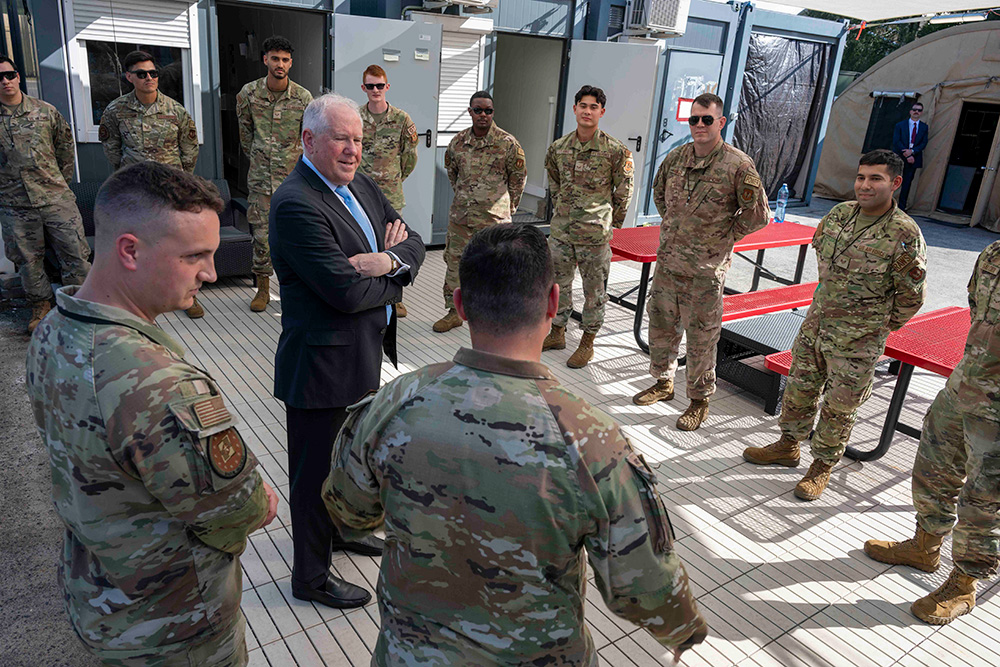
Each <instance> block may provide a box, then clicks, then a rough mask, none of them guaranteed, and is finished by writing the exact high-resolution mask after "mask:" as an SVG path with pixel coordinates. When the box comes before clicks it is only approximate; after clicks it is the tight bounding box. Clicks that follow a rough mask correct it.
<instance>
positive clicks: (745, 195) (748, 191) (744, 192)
mask: <svg viewBox="0 0 1000 667" xmlns="http://www.w3.org/2000/svg"><path fill="white" fill-rule="evenodd" d="M756 196H757V188H752V187H749V186H747V185H744V186H743V187H742V188H741V189H740V205H741V206H742V207H743V208H746V207H748V206H750V204H752V203H753V200H754V198H755V197H756Z"/></svg>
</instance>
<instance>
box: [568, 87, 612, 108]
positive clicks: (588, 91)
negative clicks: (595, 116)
mask: <svg viewBox="0 0 1000 667" xmlns="http://www.w3.org/2000/svg"><path fill="white" fill-rule="evenodd" d="M586 95H590V96H591V97H593V98H594V99H595V100H597V103H598V104H600V105H601V107H607V106H608V96H607V95H605V94H604V91H603V90H601V89H600V88H598V87H597V86H584V87H583V88H581V89H580V90H578V91H576V95H575V96H574V97H573V104H579V103H580V100H582V99H583V98H584V96H586Z"/></svg>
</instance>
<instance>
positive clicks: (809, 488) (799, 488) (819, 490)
mask: <svg viewBox="0 0 1000 667" xmlns="http://www.w3.org/2000/svg"><path fill="white" fill-rule="evenodd" d="M832 470H833V464H832V463H827V462H826V461H820V460H819V459H813V462H812V465H811V466H809V472H807V473H806V476H805V477H803V478H802V481H800V482H799V483H798V484H796V485H795V495H796V496H797V497H799V498H801V499H802V500H816V499H818V498H819V497H820V496H821V495H823V491H825V490H826V485H827V484H829V483H830V472H831V471H832Z"/></svg>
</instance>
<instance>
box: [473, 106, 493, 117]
mask: <svg viewBox="0 0 1000 667" xmlns="http://www.w3.org/2000/svg"><path fill="white" fill-rule="evenodd" d="M472 113H474V114H476V115H477V116H479V115H482V114H486V115H487V116H492V115H493V109H484V108H482V107H472Z"/></svg>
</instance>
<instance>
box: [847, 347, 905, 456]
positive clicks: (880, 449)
mask: <svg viewBox="0 0 1000 667" xmlns="http://www.w3.org/2000/svg"><path fill="white" fill-rule="evenodd" d="M912 377H913V366H911V365H910V364H901V365H900V368H899V377H898V378H897V379H896V388H895V389H894V390H893V392H892V400H891V401H889V412H888V413H886V416H885V424H884V425H883V426H882V435H881V437H879V440H878V446H877V447H876V448H875V449H873V450H871V451H869V452H863V451H860V450H857V449H855V448H854V447H850V446H848V447H847V450H846V451H845V452H844V456H846V457H848V458H851V459H854V460H855V461H875V460H877V459H880V458H882V457H883V456H884V455H885V453H886V452H887V451H889V445H891V444H892V436H894V435H895V434H896V431H899V432H900V433H905V434H906V435H909V436H911V437H914V438H919V437H920V430H919V429H915V428H913V427H912V426H907V425H906V424H900V423H899V413H900V412H901V411H902V409H903V401H905V400H906V390H907V389H908V388H909V386H910V379H911V378H912Z"/></svg>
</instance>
